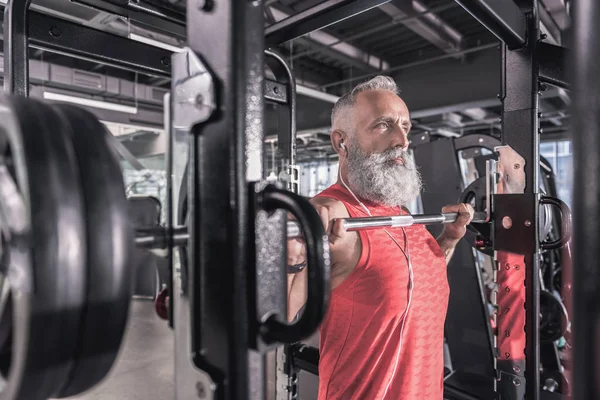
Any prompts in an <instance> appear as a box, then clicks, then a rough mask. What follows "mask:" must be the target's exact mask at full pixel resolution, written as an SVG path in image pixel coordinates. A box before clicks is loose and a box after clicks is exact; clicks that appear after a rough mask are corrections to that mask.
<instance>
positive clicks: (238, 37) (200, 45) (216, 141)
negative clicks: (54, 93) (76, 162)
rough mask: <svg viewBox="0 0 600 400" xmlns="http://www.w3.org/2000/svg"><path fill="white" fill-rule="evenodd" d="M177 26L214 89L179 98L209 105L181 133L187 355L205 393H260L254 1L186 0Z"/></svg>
mask: <svg viewBox="0 0 600 400" xmlns="http://www.w3.org/2000/svg"><path fill="white" fill-rule="evenodd" d="M187 30H188V46H189V47H190V49H191V50H192V52H193V54H194V57H197V59H198V60H199V61H200V62H201V64H203V65H204V66H205V67H206V73H209V74H210V76H211V77H212V90H213V91H214V97H212V96H210V97H206V96H203V93H202V92H201V91H200V92H194V91H191V92H189V93H187V96H185V95H184V96H182V101H186V99H187V100H189V101H191V102H192V103H193V106H194V107H195V108H196V109H198V110H206V109H212V110H213V112H212V115H211V116H210V118H209V119H208V120H207V121H201V122H202V123H201V124H196V125H194V126H193V127H192V131H191V134H190V141H191V145H190V162H189V171H188V172H189V178H188V195H189V197H188V202H189V203H188V206H189V233H190V241H189V245H188V255H189V280H190V285H191V286H190V288H191V290H190V306H191V314H192V324H191V329H192V343H191V352H192V358H193V362H194V363H195V365H196V366H197V367H198V368H200V369H202V370H203V371H205V372H207V373H208V374H209V375H210V376H211V380H212V382H213V383H214V387H213V389H214V394H215V398H218V399H236V400H238V399H239V400H243V399H248V398H250V396H252V398H262V395H261V394H260V391H261V389H262V388H261V386H260V385H254V383H256V382H254V383H253V384H252V385H251V379H253V378H254V377H255V376H260V375H261V374H262V371H260V369H261V365H260V364H261V363H260V362H257V359H256V357H252V358H251V360H250V361H249V357H250V356H249V347H250V342H249V338H250V333H249V320H250V319H251V318H254V316H253V315H249V305H248V302H249V296H248V285H247V282H248V281H249V279H252V278H250V277H249V275H250V274H252V273H253V271H254V265H253V262H254V260H252V259H250V258H249V257H248V254H251V252H250V249H251V247H253V246H254V245H255V243H254V242H250V238H253V234H252V230H253V229H254V226H251V225H250V224H249V221H251V218H250V210H249V201H248V199H249V190H248V188H249V182H258V181H260V180H261V179H262V162H263V160H262V150H263V113H264V110H263V104H264V100H263V92H264V87H263V80H264V77H263V75H264V73H263V67H264V17H263V4H262V2H261V1H245V2H239V1H233V0H225V1H220V2H213V1H200V2H197V1H191V0H190V1H188V5H187ZM201 75H202V74H201V73H199V75H198V76H201ZM178 94H179V93H175V94H174V96H177V95H178ZM178 106H179V105H178V104H177V99H175V103H174V107H178ZM251 377H252V378H251ZM205 389H206V388H205Z"/></svg>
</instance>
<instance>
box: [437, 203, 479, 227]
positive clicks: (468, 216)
mask: <svg viewBox="0 0 600 400" xmlns="http://www.w3.org/2000/svg"><path fill="white" fill-rule="evenodd" d="M442 213H458V218H457V219H456V222H457V223H459V224H461V225H468V224H469V223H471V220H472V219H473V216H474V215H475V209H474V208H473V206H471V205H470V204H466V203H461V204H452V205H447V206H444V207H442ZM456 222H455V223H456Z"/></svg>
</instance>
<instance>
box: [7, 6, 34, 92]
mask: <svg viewBox="0 0 600 400" xmlns="http://www.w3.org/2000/svg"><path fill="white" fill-rule="evenodd" d="M30 4H31V0H8V2H7V3H6V7H5V8H4V91H5V92H7V93H14V94H17V95H21V96H27V95H28V94H29V52H28V31H29V18H28V16H29V5H30Z"/></svg>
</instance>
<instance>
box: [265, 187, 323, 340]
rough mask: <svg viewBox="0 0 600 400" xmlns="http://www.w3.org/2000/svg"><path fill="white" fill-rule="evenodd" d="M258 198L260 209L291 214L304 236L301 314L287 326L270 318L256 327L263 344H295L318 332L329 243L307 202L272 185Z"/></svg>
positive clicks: (310, 205) (311, 207)
mask: <svg viewBox="0 0 600 400" xmlns="http://www.w3.org/2000/svg"><path fill="white" fill-rule="evenodd" d="M261 194H262V199H261V208H262V209H264V210H265V211H275V210H277V209H285V210H287V211H289V212H291V213H292V214H293V215H294V216H295V217H296V219H297V220H298V222H299V224H300V226H301V227H302V228H303V231H304V233H305V242H306V262H307V267H306V269H307V275H308V283H307V285H308V289H307V291H308V296H307V300H306V304H305V307H304V312H303V313H302V315H301V316H300V318H299V319H298V320H296V321H295V322H293V323H291V324H284V323H282V322H280V321H278V320H277V319H276V317H275V316H272V317H270V318H269V319H267V320H266V321H265V322H264V323H263V324H262V325H261V327H260V331H261V334H262V336H263V338H264V339H265V341H267V342H279V343H295V342H298V341H300V340H303V339H306V338H307V337H309V336H310V335H311V334H313V332H315V331H316V330H317V329H318V328H319V325H320V324H321V322H322V321H323V317H324V316H325V313H326V311H327V308H328V306H329V298H330V295H331V284H330V277H331V261H330V256H329V240H328V237H327V234H326V232H325V227H324V226H323V222H322V221H321V218H320V217H319V214H318V213H317V211H316V210H315V208H314V207H313V206H312V204H310V203H309V202H308V200H306V199H305V198H303V197H302V196H299V195H297V194H295V193H293V192H289V191H287V190H284V189H280V188H278V187H276V186H274V185H269V186H267V187H266V188H265V189H264V190H263V191H262V193H261Z"/></svg>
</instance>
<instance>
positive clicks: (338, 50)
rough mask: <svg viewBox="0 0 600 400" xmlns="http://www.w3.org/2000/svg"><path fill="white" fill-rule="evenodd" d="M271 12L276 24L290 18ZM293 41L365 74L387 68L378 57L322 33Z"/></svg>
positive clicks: (284, 14) (310, 34)
mask: <svg viewBox="0 0 600 400" xmlns="http://www.w3.org/2000/svg"><path fill="white" fill-rule="evenodd" d="M271 11H272V14H273V17H274V18H275V20H276V21H277V22H279V21H281V20H284V19H286V18H289V17H290V14H287V13H285V12H283V11H281V10H279V9H276V8H274V7H271ZM295 40H296V41H298V42H300V43H301V44H303V45H305V46H307V47H309V48H314V49H316V50H319V51H320V52H321V53H323V54H326V55H327V56H329V57H331V58H334V59H337V60H339V61H341V62H343V63H345V64H348V65H349V66H353V67H355V68H359V69H361V70H364V71H366V72H376V71H379V70H382V69H386V68H388V67H389V63H388V62H387V61H385V60H383V59H381V58H380V57H377V56H375V55H373V54H369V53H368V52H366V51H364V50H361V49H359V48H358V47H356V46H354V45H351V44H349V43H346V42H340V39H339V38H337V37H335V36H333V35H330V34H328V33H326V32H323V31H315V32H312V33H309V34H307V35H306V36H303V37H300V38H297V39H295ZM334 43H335V44H334Z"/></svg>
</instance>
